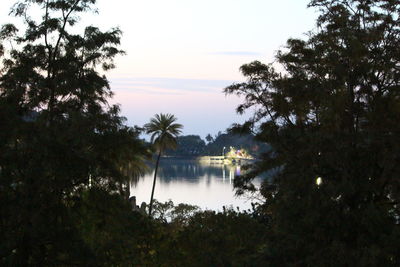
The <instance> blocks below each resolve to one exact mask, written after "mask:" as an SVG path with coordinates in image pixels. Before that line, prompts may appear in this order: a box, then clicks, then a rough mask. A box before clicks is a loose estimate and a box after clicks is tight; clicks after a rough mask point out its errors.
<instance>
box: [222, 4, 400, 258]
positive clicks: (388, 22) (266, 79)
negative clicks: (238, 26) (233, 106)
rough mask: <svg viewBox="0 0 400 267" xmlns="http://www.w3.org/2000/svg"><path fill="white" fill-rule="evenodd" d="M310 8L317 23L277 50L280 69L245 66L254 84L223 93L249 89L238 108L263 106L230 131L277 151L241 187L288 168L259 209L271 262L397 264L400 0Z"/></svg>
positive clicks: (271, 183)
mask: <svg viewBox="0 0 400 267" xmlns="http://www.w3.org/2000/svg"><path fill="white" fill-rule="evenodd" d="M309 6H310V7H317V8H318V9H319V10H320V12H321V15H320V16H319V18H318V20H317V29H316V30H315V31H313V32H310V33H309V34H308V38H307V39H306V40H299V39H289V40H288V42H287V47H286V49H285V50H283V51H280V52H278V54H277V56H276V59H277V60H276V64H280V69H282V70H283V71H278V70H277V69H276V68H275V67H274V66H273V65H272V64H269V65H266V64H263V63H261V62H257V61H256V62H252V63H250V64H246V65H243V66H242V67H241V72H242V73H243V75H244V76H245V77H246V78H247V81H246V82H244V83H238V84H233V85H231V86H229V87H227V88H226V89H225V93H227V94H237V95H240V96H244V97H245V101H244V102H243V104H241V105H239V106H238V108H237V112H239V113H243V112H244V111H245V110H247V109H250V108H252V109H253V108H256V112H255V114H254V116H253V117H252V118H251V119H250V120H248V121H247V122H246V123H244V124H243V125H236V126H235V127H234V129H236V130H238V131H243V130H246V131H248V132H255V134H256V136H257V138H258V140H260V141H264V142H268V143H269V144H271V145H272V148H273V149H272V150H271V151H269V152H268V153H265V154H264V156H263V159H262V160H261V161H260V162H259V163H258V164H256V165H254V166H253V168H252V170H250V171H249V172H248V174H247V175H244V176H242V177H239V179H237V180H236V181H235V185H236V187H237V188H238V189H239V190H247V189H251V188H253V187H252V186H251V181H252V179H253V178H254V177H255V176H258V175H262V173H264V172H265V171H267V170H270V169H272V168H276V169H279V170H280V171H279V172H278V174H276V175H275V176H274V177H273V178H272V179H268V180H265V182H264V183H263V185H262V187H261V193H262V195H263V196H264V199H265V203H264V205H262V206H261V207H259V208H260V210H262V212H263V213H264V214H265V215H267V216H268V218H269V220H268V221H269V224H270V235H269V237H270V243H269V244H270V246H267V247H266V249H265V251H264V253H263V256H262V257H263V259H264V260H266V261H268V262H269V263H270V264H271V265H302V266H309V265H317V266H322V265H323V266H337V265H340V266H346V265H359V266H360V265H361V266H374V265H375V266H376V265H386V266H395V265H398V264H399V261H400V258H399V254H398V251H399V249H400V248H399V245H398V244H399V243H398V240H399V238H400V232H399V219H398V218H399V215H400V210H399V205H398V203H399V201H400V194H399V192H400V187H399V185H400V183H399V179H398V177H399V174H400V168H399V166H400V165H399V163H400V157H399V153H398V151H400V146H399V142H398V140H399V133H400V131H399V130H400V128H399V124H398V123H397V122H398V121H399V119H400V109H399V107H400V97H399V92H400V79H399V78H400V69H399V67H398V66H399V65H400V56H399V50H398V46H399V45H400V20H399V19H398V18H399V15H400V4H399V2H398V1H389V0H384V1H383V0H379V1H378V0H368V1H366V0H313V1H311V2H310V4H309ZM317 181H318V183H316V182H317ZM239 192H240V191H239ZM272 244H273V245H272Z"/></svg>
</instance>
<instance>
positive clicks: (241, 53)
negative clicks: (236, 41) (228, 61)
mask: <svg viewBox="0 0 400 267" xmlns="http://www.w3.org/2000/svg"><path fill="white" fill-rule="evenodd" d="M210 54H211V55H220V56H261V53H259V52H254V51H219V52H213V53H210Z"/></svg>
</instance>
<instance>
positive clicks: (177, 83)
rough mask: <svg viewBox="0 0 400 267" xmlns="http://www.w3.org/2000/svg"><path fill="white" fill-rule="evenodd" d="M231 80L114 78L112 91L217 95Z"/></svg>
mask: <svg viewBox="0 0 400 267" xmlns="http://www.w3.org/2000/svg"><path fill="white" fill-rule="evenodd" d="M233 82H234V81H232V80H209V79H180V78H156V77H154V78H114V79H111V88H112V89H113V90H114V91H131V92H137V93H145V94H171V95H177V94H182V93H189V92H204V93H212V92H213V93H218V94H220V93H221V92H222V89H223V88H225V87H226V86H229V85H230V84H232V83H233Z"/></svg>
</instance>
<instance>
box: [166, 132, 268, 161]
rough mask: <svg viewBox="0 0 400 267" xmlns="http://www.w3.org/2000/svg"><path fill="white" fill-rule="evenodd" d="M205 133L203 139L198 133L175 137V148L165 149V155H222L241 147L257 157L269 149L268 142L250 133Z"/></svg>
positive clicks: (189, 156)
mask: <svg viewBox="0 0 400 267" xmlns="http://www.w3.org/2000/svg"><path fill="white" fill-rule="evenodd" d="M210 137H211V135H210V134H208V135H207V137H206V140H203V139H202V138H201V137H200V136H199V135H181V136H178V137H177V138H176V142H177V146H176V148H175V149H173V150H172V149H170V150H167V151H166V153H165V154H166V155H167V156H173V157H178V158H195V157H199V156H222V155H224V154H225V155H226V154H227V153H228V152H229V151H230V150H231V149H236V150H240V149H243V150H245V151H246V152H247V153H249V154H250V155H251V156H253V157H257V156H259V155H261V154H262V153H265V152H267V151H268V149H270V147H269V145H268V144H265V143H263V142H259V141H257V140H256V139H255V136H254V135H251V134H242V135H241V134H237V133H230V132H226V133H222V132H219V133H218V134H217V135H216V136H215V137H211V138H210Z"/></svg>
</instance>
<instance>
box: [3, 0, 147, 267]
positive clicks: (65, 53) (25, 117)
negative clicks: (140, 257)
mask: <svg viewBox="0 0 400 267" xmlns="http://www.w3.org/2000/svg"><path fill="white" fill-rule="evenodd" d="M95 2H96V1H94V0H74V1H71V0H52V1H39V0H37V1H20V2H18V3H17V4H16V5H15V6H14V7H13V9H12V12H11V14H13V15H14V16H16V17H18V18H21V19H22V20H23V21H24V23H25V24H24V25H25V26H21V28H20V29H17V27H16V26H14V25H12V24H6V25H3V26H2V28H1V31H0V37H1V39H0V40H1V43H2V53H1V56H2V58H1V59H2V65H1V76H0V151H1V153H0V214H1V220H0V238H1V240H2V242H1V245H0V246H1V247H0V251H1V255H0V265H7V264H8V265H11V266H26V265H35V266H43V265H52V266H54V265H64V264H66V265H69V264H71V262H74V261H77V260H78V259H79V260H80V261H81V260H82V259H87V258H86V257H83V256H82V255H81V254H82V253H86V251H87V250H86V249H85V245H84V243H82V240H81V239H82V237H81V236H80V235H79V231H78V229H77V225H76V222H75V221H74V220H73V216H72V214H71V212H74V211H73V210H71V209H72V206H74V205H75V200H76V198H80V197H81V192H82V190H87V188H88V187H90V186H92V187H93V188H101V189H102V190H106V191H107V192H109V193H119V194H121V195H124V197H125V196H126V195H127V189H128V188H127V184H128V182H129V181H130V180H131V179H135V178H136V177H138V176H139V175H140V174H141V173H142V172H143V171H144V169H145V165H144V160H143V159H144V157H146V156H147V155H146V154H147V152H146V151H147V149H146V148H145V146H144V145H143V144H142V142H141V141H140V140H139V139H138V135H139V132H138V131H137V130H136V129H134V128H130V127H127V126H125V125H124V119H123V118H122V117H120V116H119V108H118V106H110V105H108V103H107V100H108V98H109V97H110V96H111V95H112V93H111V91H110V88H109V84H108V81H107V79H106V77H105V76H103V75H101V74H100V73H99V71H100V67H102V68H103V70H108V69H110V68H112V67H113V63H112V60H113V58H114V57H115V56H116V55H119V54H121V53H123V52H122V51H120V50H119V49H118V48H117V47H118V45H119V40H120V35H121V32H120V30H119V29H112V30H111V31H107V32H102V31H100V30H99V29H98V28H96V27H93V26H90V27H86V28H85V29H84V30H83V33H82V34H78V33H76V32H77V30H76V29H71V27H72V26H74V25H75V24H76V23H77V22H78V20H79V15H80V14H81V13H82V12H86V11H90V10H92V8H93V4H94V3H95ZM31 8H38V10H40V11H41V12H42V17H41V18H39V19H38V20H35V18H32V17H31V16H30V13H29V10H30V9H31ZM8 44H11V45H8Z"/></svg>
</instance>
